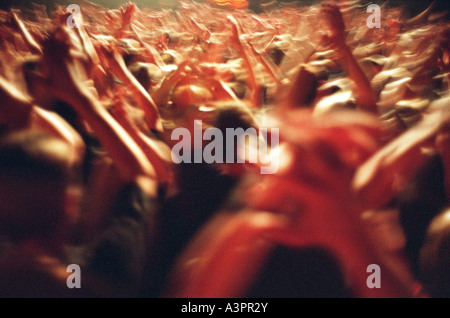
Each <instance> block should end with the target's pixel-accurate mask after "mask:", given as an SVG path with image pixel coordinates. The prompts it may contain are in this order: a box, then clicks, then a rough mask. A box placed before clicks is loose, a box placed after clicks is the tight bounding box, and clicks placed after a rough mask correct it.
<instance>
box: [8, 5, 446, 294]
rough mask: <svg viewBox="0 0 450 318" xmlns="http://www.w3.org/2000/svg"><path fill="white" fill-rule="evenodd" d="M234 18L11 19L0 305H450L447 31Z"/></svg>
mask: <svg viewBox="0 0 450 318" xmlns="http://www.w3.org/2000/svg"><path fill="white" fill-rule="evenodd" d="M231 2H232V1H231ZM239 3H241V2H239ZM223 4H224V3H222V2H221V3H220V4H215V3H214V2H205V3H201V2H196V1H192V2H190V1H187V0H180V1H179V2H178V4H177V7H176V8H151V7H137V6H136V5H135V4H133V3H125V4H124V5H123V6H121V7H120V8H117V9H107V8H103V7H101V6H99V5H96V4H94V3H91V2H88V1H80V2H79V6H78V7H75V8H71V9H70V10H68V8H67V7H64V6H57V7H56V8H54V9H52V10H50V8H47V7H44V6H40V5H37V4H30V7H28V8H22V9H20V10H19V9H15V8H11V9H10V10H9V11H0V34H1V36H0V55H1V58H0V96H1V98H0V296H1V297H146V298H178V297H182V298H210V297H214V298H229V297H231V298H245V297H273V298H278V297H282V298H300V297H308V298H309V297H319V298H320V297H323V298H329V297H338V298H353V297H356V298H365V297H367V298H373V297H386V298H387V297H389V298H391V297H392V298H403V297H405V298H410V297H423V298H440V297H449V296H450V281H449V277H450V275H449V273H450V266H449V264H450V209H449V199H450V95H449V94H450V90H449V88H450V87H449V83H450V23H449V22H448V17H447V12H442V11H436V10H434V6H433V4H432V5H431V6H430V7H429V8H428V9H427V10H425V11H424V12H422V13H421V14H419V15H418V16H410V15H409V14H408V13H407V10H406V9H405V7H392V6H391V7H389V6H387V5H384V4H380V7H381V11H380V14H379V16H375V15H374V16H372V17H371V16H370V14H371V13H370V12H369V13H368V12H367V11H366V6H365V5H363V4H362V3H360V2H359V1H347V0H344V1H323V2H319V3H317V4H315V5H310V6H301V5H298V4H297V5H294V4H293V3H291V4H283V3H278V2H271V3H266V4H262V5H261V10H260V11H261V12H258V13H255V12H253V11H251V10H250V9H248V8H241V7H240V6H237V7H236V8H233V7H227V6H226V5H223ZM405 5H407V4H405ZM72 9H73V10H72ZM372 18H373V19H380V20H379V22H380V27H370V26H371V25H372V24H370V23H368V19H372ZM196 120H197V123H198V120H201V123H202V127H201V130H202V131H206V130H207V129H208V128H217V129H219V130H220V131H222V132H223V133H224V134H226V132H227V129H230V128H233V129H238V128H242V129H244V130H245V129H249V128H254V129H256V131H258V132H259V133H261V132H262V128H277V129H278V132H279V136H277V138H279V143H271V142H272V141H273V140H274V139H273V138H270V137H271V136H267V134H266V135H265V136H264V135H263V134H261V136H259V139H258V142H260V143H265V144H266V145H268V147H269V150H270V153H269V155H268V158H270V160H273V161H275V160H276V163H277V168H278V169H277V171H275V173H272V174H262V173H261V169H260V168H261V167H262V166H264V165H265V164H267V162H259V161H257V162H253V161H250V160H244V161H243V162H242V163H241V162H236V161H233V162H230V161H226V160H217V161H216V162H213V163H206V162H194V161H192V162H188V161H189V160H188V161H185V162H181V163H176V162H175V161H174V159H173V158H174V156H176V155H177V154H174V152H173V147H174V146H175V145H176V144H177V143H178V142H180V140H179V139H176V138H174V137H173V135H172V133H173V131H174V130H175V129H177V128H186V129H188V130H189V131H191V132H192V134H191V136H194V133H195V130H196V129H198V127H196V125H195V124H194V123H195V121H196ZM272 137H273V136H272ZM205 139H207V138H203V141H202V142H200V144H199V143H198V142H196V141H194V138H192V140H182V142H183V143H184V145H185V147H184V148H183V151H186V152H189V154H188V156H191V155H192V157H194V154H195V152H196V151H202V150H203V149H205V148H206V147H208V144H209V142H213V141H212V140H210V141H209V142H208V140H205ZM215 142H216V140H215ZM221 145H222V146H223V149H222V153H223V155H224V158H225V154H226V153H229V152H233V151H234V152H236V154H235V159H236V156H238V155H242V154H244V155H243V156H244V157H245V156H246V151H247V152H251V151H254V149H253V150H252V149H250V147H245V144H244V145H243V146H244V147H243V148H244V149H241V148H240V147H238V146H236V149H230V148H229V147H228V148H227V147H226V146H229V145H228V144H225V143H222V144H221ZM239 145H241V144H239ZM241 146H242V145H241ZM237 148H239V149H237ZM216 151H218V150H217V149H216ZM178 155H180V154H178ZM183 156H186V153H183ZM216 158H217V156H216ZM71 264H76V265H78V266H79V267H80V269H81V271H80V273H81V274H80V275H81V276H80V277H81V286H78V287H81V288H70V287H69V285H70V284H68V277H69V275H70V274H71V272H70V271H68V266H69V265H71ZM372 265H377V266H378V267H375V268H379V271H378V276H377V275H372V274H373V273H372V272H371V271H370V270H369V269H370V268H373V267H371V266H372ZM375 274H376V273H375ZM75 279H76V278H75ZM72 287H73V286H72Z"/></svg>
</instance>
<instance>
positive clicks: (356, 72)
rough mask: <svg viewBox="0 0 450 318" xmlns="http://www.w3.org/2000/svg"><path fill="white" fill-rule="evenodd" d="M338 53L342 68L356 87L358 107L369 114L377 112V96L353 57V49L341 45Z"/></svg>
mask: <svg viewBox="0 0 450 318" xmlns="http://www.w3.org/2000/svg"><path fill="white" fill-rule="evenodd" d="M337 51H338V54H339V61H340V62H341V64H342V67H343V68H344V69H345V71H346V72H347V73H348V76H349V77H350V78H351V80H352V81H353V83H354V85H355V95H356V101H357V104H358V106H359V107H360V108H361V109H363V110H366V111H369V112H377V108H376V98H375V94H374V92H373V91H372V88H371V86H370V82H369V80H368V79H367V77H366V75H365V74H364V72H363V70H362V69H361V67H360V66H359V65H358V62H357V61H356V59H355V57H354V56H353V53H352V51H351V49H350V48H349V47H348V46H347V45H345V44H341V45H339V47H338V50H337Z"/></svg>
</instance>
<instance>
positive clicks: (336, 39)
mask: <svg viewBox="0 0 450 318" xmlns="http://www.w3.org/2000/svg"><path fill="white" fill-rule="evenodd" d="M321 12H322V16H323V18H324V21H325V23H326V24H327V26H328V29H329V31H330V36H329V40H330V41H331V43H332V46H333V47H334V49H335V50H336V53H337V56H338V60H339V62H340V63H341V65H342V67H343V68H344V70H345V71H346V72H347V75H348V76H349V77H350V79H351V80H352V81H353V83H354V85H355V87H354V94H355V98H356V102H357V105H358V106H359V108H361V109H363V110H366V111H369V112H373V113H376V112H377V107H376V97H375V94H374V92H373V91H372V88H371V86H370V82H369V80H368V79H367V77H366V75H365V74H364V72H363V70H362V69H361V67H360V66H359V64H358V62H357V61H356V59H355V57H354V56H353V53H352V50H351V49H350V47H349V46H348V45H347V44H346V42H345V38H346V36H345V24H344V20H343V18H342V14H341V12H340V11H339V7H338V6H336V5H334V4H330V3H324V4H322V7H321Z"/></svg>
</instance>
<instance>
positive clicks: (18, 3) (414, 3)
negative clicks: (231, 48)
mask: <svg viewBox="0 0 450 318" xmlns="http://www.w3.org/2000/svg"><path fill="white" fill-rule="evenodd" d="M197 1H201V0H197ZM248 1H249V3H250V8H256V7H258V4H259V3H260V2H269V1H270V0H248ZM436 1H437V7H436V9H435V11H442V10H449V11H450V0H436ZM91 2H94V3H96V4H99V5H101V6H103V7H106V8H110V9H115V8H119V7H120V6H121V5H123V4H125V3H127V2H129V0H92V1H91ZM132 2H134V3H136V4H137V5H138V7H144V6H151V7H154V8H158V7H159V5H160V3H164V2H166V3H167V2H169V3H175V2H176V0H134V1H132ZM283 2H299V3H300V4H301V5H310V4H313V3H317V2H319V1H317V0H283ZM363 2H365V3H367V4H368V3H375V4H380V5H381V4H383V3H386V2H387V4H388V5H390V6H398V5H401V6H404V7H405V9H407V10H409V12H410V13H411V14H417V13H419V12H421V11H423V10H424V9H425V8H427V7H428V5H430V3H431V2H432V1H431V0H389V1H384V0H373V1H365V0H364V1H363ZM32 3H36V4H43V5H46V6H47V8H48V9H49V10H52V9H53V8H54V7H55V4H59V5H63V6H66V5H69V4H72V3H74V4H78V0H35V1H30V0H0V9H3V10H7V9H9V8H11V7H14V8H23V7H25V8H26V7H30V6H31V4H32Z"/></svg>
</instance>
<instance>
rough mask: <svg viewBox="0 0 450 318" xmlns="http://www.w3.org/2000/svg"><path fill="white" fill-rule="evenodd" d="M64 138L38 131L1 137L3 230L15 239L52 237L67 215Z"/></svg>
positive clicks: (0, 216)
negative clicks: (65, 205)
mask: <svg viewBox="0 0 450 318" xmlns="http://www.w3.org/2000/svg"><path fill="white" fill-rule="evenodd" d="M68 153H69V146H68V145H67V144H66V143H64V142H63V141H61V140H59V139H57V138H54V137H51V136H48V135H45V134H42V133H39V132H34V131H22V132H15V133H11V134H8V135H5V136H3V137H2V138H1V139H0V233H1V234H2V235H5V236H6V237H7V238H8V239H10V240H13V241H21V240H24V239H27V238H31V237H41V238H49V237H51V236H52V235H53V234H54V233H55V231H56V229H57V227H58V226H59V225H60V222H61V221H62V219H63V217H64V201H65V191H66V187H67V183H68V179H69V168H68V167H69V166H68V164H67V162H68V161H67V154H68Z"/></svg>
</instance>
